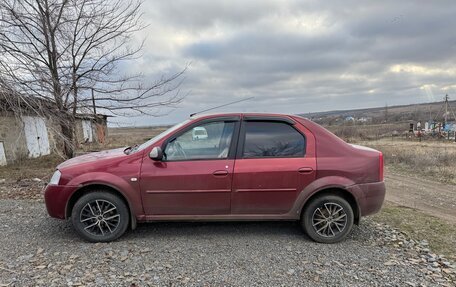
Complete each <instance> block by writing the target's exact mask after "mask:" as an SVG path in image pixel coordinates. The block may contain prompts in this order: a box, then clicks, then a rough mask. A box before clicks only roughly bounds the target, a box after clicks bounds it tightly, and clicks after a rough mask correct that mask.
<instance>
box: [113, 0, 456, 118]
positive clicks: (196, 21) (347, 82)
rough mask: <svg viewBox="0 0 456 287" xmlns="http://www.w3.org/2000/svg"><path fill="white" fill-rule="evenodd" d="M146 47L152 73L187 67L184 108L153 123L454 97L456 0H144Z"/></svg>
mask: <svg viewBox="0 0 456 287" xmlns="http://www.w3.org/2000/svg"><path fill="white" fill-rule="evenodd" d="M143 11H144V17H143V19H144V21H145V22H146V23H147V24H149V26H148V27H147V28H146V29H145V30H144V31H142V32H141V33H139V34H138V35H137V37H138V39H142V38H146V42H145V48H144V51H143V56H142V57H141V58H140V59H138V61H136V62H135V63H130V64H129V65H128V66H127V68H126V69H127V71H132V72H133V71H134V72H142V73H144V74H145V76H146V79H148V80H150V81H154V79H157V78H158V77H160V76H161V75H167V74H171V73H173V72H176V71H179V70H181V69H183V68H184V67H185V66H186V65H187V64H188V63H190V66H189V68H188V70H187V71H186V73H185V81H184V83H183V84H182V86H181V90H182V93H188V95H187V97H186V98H185V99H184V101H183V102H182V104H180V105H179V107H178V108H176V109H174V110H172V111H170V113H169V114H168V115H167V116H164V117H159V118H147V117H140V118H129V119H126V118H116V119H113V121H115V122H118V123H121V124H122V125H126V124H133V125H154V124H164V123H165V124H167V123H174V122H178V121H181V120H183V119H186V118H187V117H188V115H189V114H190V113H193V112H197V111H199V110H203V109H206V108H209V107H212V106H216V105H220V104H224V103H227V102H230V101H235V100H238V99H243V98H247V97H252V96H254V97H255V98H254V99H253V100H250V101H246V102H243V103H240V104H236V105H233V106H230V107H226V108H222V109H220V110H216V111H243V112H250V111H251V112H279V113H307V112H317V111H327V110H334V109H353V108H363V107H376V106H385V104H388V105H389V106H391V105H397V104H408V103H418V102H430V101H437V100H441V99H442V98H443V96H444V95H445V94H446V93H448V94H449V95H450V98H451V99H456V65H455V64H456V2H455V1H454V0H449V1H405V0H401V1H397V0H395V1H385V0H383V1H350V0H343V1H321V0H316V1H298V0H296V1H267V0H248V1H247V0H243V1H242V0H240V1H238V0H226V1H215V0H206V1H203V0H189V1H184V0H169V1H161V0H160V1H159V0H145V3H144V6H143Z"/></svg>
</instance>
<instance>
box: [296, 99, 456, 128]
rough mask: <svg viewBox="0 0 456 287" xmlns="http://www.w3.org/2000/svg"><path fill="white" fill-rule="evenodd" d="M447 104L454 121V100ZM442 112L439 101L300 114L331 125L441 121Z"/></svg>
mask: <svg viewBox="0 0 456 287" xmlns="http://www.w3.org/2000/svg"><path fill="white" fill-rule="evenodd" d="M449 106H450V110H449V115H448V120H449V121H450V120H451V121H454V120H455V118H454V115H453V112H454V114H456V100H455V101H449ZM452 111H453V112H452ZM444 113H445V110H444V107H443V102H442V101H441V102H434V103H422V104H412V105H400V106H386V107H377V108H365V109H354V110H334V111H326V112H316V113H307V114H301V116H304V117H306V118H310V119H312V120H313V121H315V122H317V123H320V124H324V125H333V124H338V123H342V122H346V121H360V122H366V123H372V124H378V123H385V122H388V123H394V122H405V121H410V122H417V121H422V122H424V121H428V120H429V119H432V120H434V121H437V122H440V121H443V116H444Z"/></svg>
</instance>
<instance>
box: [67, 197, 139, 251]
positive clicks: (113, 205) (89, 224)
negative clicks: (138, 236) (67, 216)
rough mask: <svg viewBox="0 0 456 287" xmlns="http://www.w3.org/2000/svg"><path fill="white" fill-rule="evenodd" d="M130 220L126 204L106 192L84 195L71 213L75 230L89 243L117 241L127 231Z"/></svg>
mask: <svg viewBox="0 0 456 287" xmlns="http://www.w3.org/2000/svg"><path fill="white" fill-rule="evenodd" d="M100 210H101V212H100ZM129 219H130V214H129V211H128V208H127V205H126V204H125V202H124V201H123V200H122V199H121V198H119V197H118V196H117V195H114V194H112V193H109V192H106V191H94V192H90V193H87V194H85V195H83V196H82V197H81V198H79V199H78V201H77V202H76V203H75V205H74V207H73V210H72V212H71V222H72V223H73V227H74V229H75V230H76V232H77V233H78V235H79V236H81V237H82V238H83V239H85V240H87V241H89V242H109V241H113V240H116V239H117V238H119V237H120V236H122V235H123V234H124V233H125V231H126V230H127V228H128V225H129Z"/></svg>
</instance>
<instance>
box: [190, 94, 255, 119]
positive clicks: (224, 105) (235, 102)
mask: <svg viewBox="0 0 456 287" xmlns="http://www.w3.org/2000/svg"><path fill="white" fill-rule="evenodd" d="M253 98H255V97H249V98H245V99H242V100H237V101H234V102H231V103H227V104H223V105H220V106H216V107H213V108H210V109H206V110H202V111H199V112H196V113H193V114H190V117H193V116H194V115H197V114H201V113H204V112H207V111H212V110H215V109H218V108H221V107H226V106H229V105H232V104H237V103H240V102H244V101H247V100H251V99H253Z"/></svg>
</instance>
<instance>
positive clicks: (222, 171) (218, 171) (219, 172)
mask: <svg viewBox="0 0 456 287" xmlns="http://www.w3.org/2000/svg"><path fill="white" fill-rule="evenodd" d="M212 174H213V175H215V176H225V175H227V174H228V171H227V170H216V171H214V172H213V173H212Z"/></svg>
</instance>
